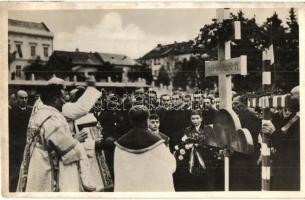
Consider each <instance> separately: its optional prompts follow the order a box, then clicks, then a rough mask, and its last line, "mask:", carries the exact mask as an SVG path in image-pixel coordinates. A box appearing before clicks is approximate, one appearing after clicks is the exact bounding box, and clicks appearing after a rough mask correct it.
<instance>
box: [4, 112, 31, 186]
mask: <svg viewBox="0 0 305 200" xmlns="http://www.w3.org/2000/svg"><path fill="white" fill-rule="evenodd" d="M31 113H32V108H31V107H26V109H25V110H21V109H20V108H19V107H17V106H13V107H12V108H11V109H10V110H9V177H10V187H9V188H10V191H12V192H15V191H16V188H17V183H18V176H19V169H20V165H21V162H22V159H23V152H24V148H25V144H26V133H27V128H28V124H29V119H30V117H31Z"/></svg>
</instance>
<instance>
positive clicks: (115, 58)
mask: <svg viewBox="0 0 305 200" xmlns="http://www.w3.org/2000/svg"><path fill="white" fill-rule="evenodd" d="M97 54H98V55H99V56H100V58H101V59H102V60H103V61H104V62H108V63H110V64H113V65H119V66H135V65H140V64H139V63H138V62H137V61H136V60H134V59H131V58H130V57H128V56H126V55H122V54H113V53H99V52H97Z"/></svg>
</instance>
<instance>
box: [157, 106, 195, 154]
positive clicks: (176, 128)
mask: <svg viewBox="0 0 305 200" xmlns="http://www.w3.org/2000/svg"><path fill="white" fill-rule="evenodd" d="M161 116H162V117H160V131H161V132H162V133H164V134H165V135H167V136H168V137H169V138H170V142H169V147H170V150H171V152H173V150H174V146H175V145H176V144H179V143H180V139H181V138H182V136H183V133H184V132H183V131H184V129H185V128H186V127H187V126H189V124H190V120H189V111H185V110H167V111H163V113H162V115H161Z"/></svg>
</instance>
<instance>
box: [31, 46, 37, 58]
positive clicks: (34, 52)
mask: <svg viewBox="0 0 305 200" xmlns="http://www.w3.org/2000/svg"><path fill="white" fill-rule="evenodd" d="M35 55H36V47H35V46H31V56H35Z"/></svg>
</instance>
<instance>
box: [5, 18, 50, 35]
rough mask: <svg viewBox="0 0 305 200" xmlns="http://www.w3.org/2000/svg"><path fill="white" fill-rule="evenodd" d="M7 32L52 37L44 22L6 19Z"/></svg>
mask: <svg viewBox="0 0 305 200" xmlns="http://www.w3.org/2000/svg"><path fill="white" fill-rule="evenodd" d="M8 32H9V33H23V34H29V35H38V36H44V37H50V38H53V37H54V36H53V33H52V32H51V31H50V29H49V28H48V27H47V26H46V24H45V23H43V22H40V23H37V22H27V21H21V20H15V19H8Z"/></svg>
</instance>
